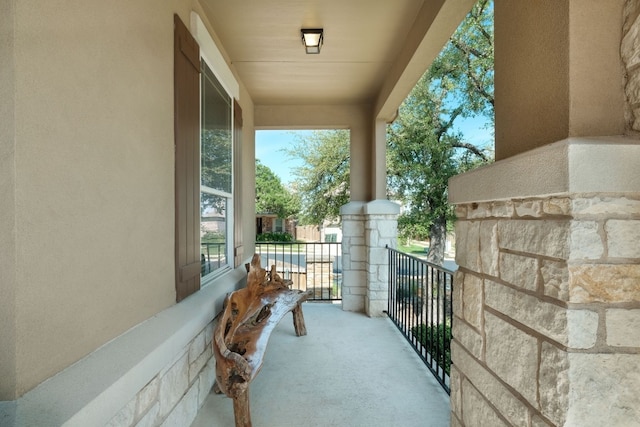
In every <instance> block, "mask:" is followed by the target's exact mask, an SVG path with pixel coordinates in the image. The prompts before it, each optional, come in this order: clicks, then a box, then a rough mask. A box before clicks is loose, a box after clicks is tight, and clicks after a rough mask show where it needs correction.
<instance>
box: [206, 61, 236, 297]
mask: <svg viewBox="0 0 640 427" xmlns="http://www.w3.org/2000/svg"><path fill="white" fill-rule="evenodd" d="M200 59H201V61H202V62H203V63H205V64H206V65H207V67H208V68H209V70H210V71H211V73H212V74H213V77H214V78H215V79H216V81H217V83H218V84H219V85H220V89H222V90H223V91H225V94H226V95H227V96H228V98H229V114H230V116H231V123H230V127H229V135H230V138H231V150H230V159H229V163H230V165H229V166H230V168H231V189H230V192H229V193H227V192H226V191H224V190H219V189H215V188H211V187H208V186H206V185H204V184H203V183H202V133H203V132H202V131H203V123H202V111H201V114H200V126H199V128H200V156H199V157H200V171H199V174H198V175H199V184H200V189H199V194H200V199H199V203H198V205H199V209H200V211H202V193H207V194H211V195H213V196H216V197H221V198H224V199H226V207H225V215H224V216H225V261H226V262H225V264H224V265H223V266H221V267H220V268H218V269H216V270H213V271H211V272H210V273H208V274H205V275H201V277H200V280H201V287H204V286H207V285H208V284H209V283H211V282H212V281H213V280H215V279H216V278H217V277H219V276H220V275H222V274H224V273H226V272H228V271H229V270H231V268H232V267H233V259H234V258H233V252H234V247H235V243H236V242H234V232H233V230H234V227H235V221H234V219H235V215H234V204H235V197H236V195H235V176H236V170H235V144H236V141H235V135H234V132H233V129H234V121H235V117H234V108H233V100H234V98H233V97H232V96H231V94H230V93H229V91H228V90H227V88H226V87H225V85H224V83H223V82H222V81H221V80H220V78H219V75H218V74H216V71H215V69H214V68H213V64H212V63H211V62H210V61H209V60H208V59H207V56H206V55H204V54H203V53H202V50H201V51H200ZM200 74H201V76H202V77H201V79H200V105H202V96H203V93H204V87H203V84H202V82H203V79H204V78H206V77H205V70H203V69H202V68H201V70H200ZM200 226H202V218H200ZM200 238H202V236H200ZM200 248H201V250H202V239H201V240H200Z"/></svg>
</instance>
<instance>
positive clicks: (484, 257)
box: [480, 220, 499, 277]
mask: <svg viewBox="0 0 640 427" xmlns="http://www.w3.org/2000/svg"><path fill="white" fill-rule="evenodd" d="M498 254H499V252H498V221H496V220H488V221H483V222H482V223H481V224H480V264H481V266H482V272H483V273H484V274H488V275H489V276H494V277H498Z"/></svg>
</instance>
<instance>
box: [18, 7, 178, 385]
mask: <svg viewBox="0 0 640 427" xmlns="http://www.w3.org/2000/svg"><path fill="white" fill-rule="evenodd" d="M15 12H16V15H15V53H16V56H15V65H16V73H15V76H16V79H15V82H16V83H15V90H16V104H15V116H16V133H15V135H16V155H15V166H16V225H17V242H18V243H17V254H16V255H17V265H16V272H17V277H16V327H17V329H16V337H17V342H16V360H17V369H16V374H17V379H18V384H17V392H18V394H19V395H20V394H22V393H23V392H24V391H26V390H28V389H30V388H32V387H33V386H35V385H36V384H38V383H39V382H40V381H42V380H43V379H45V378H47V377H49V376H50V375H52V374H54V373H56V372H57V371H59V370H60V369H62V368H64V367H65V366H68V365H69V364H70V363H72V362H74V361H75V360H77V359H78V358H79V357H82V356H84V355H85V354H87V353H89V352H91V351H92V350H94V349H95V348H97V347H98V346H99V345H101V344H102V343H104V342H105V341H107V340H108V339H110V338H113V337H115V336H117V335H118V334H120V333H122V332H124V331H125V330H127V329H129V328H130V327H132V326H133V325H135V324H137V323H139V322H141V321H142V320H144V319H146V318H148V317H150V316H151V315H153V314H154V313H157V312H158V311H160V310H162V309H163V308H165V307H167V306H169V305H171V304H172V303H173V302H174V300H175V291H174V283H173V280H172V278H173V173H172V172H173V85H172V81H173V25H172V18H173V17H172V15H173V10H172V8H171V7H170V5H167V6H166V8H164V9H163V8H161V7H158V5H157V2H153V1H145V2H124V1H122V2H118V3H117V4H114V3H104V2H97V1H90V2H76V3H74V4H73V5H71V4H69V3H64V4H60V3H59V2H47V3H41V2H34V1H19V2H17V3H16V9H15ZM70 23H72V24H73V25H70Z"/></svg>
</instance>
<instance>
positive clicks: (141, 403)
mask: <svg viewBox="0 0 640 427" xmlns="http://www.w3.org/2000/svg"><path fill="white" fill-rule="evenodd" d="M159 386H160V381H159V380H158V377H157V376H156V377H154V378H153V379H152V380H151V381H149V383H148V384H147V385H146V386H144V388H143V389H142V390H140V392H139V393H138V398H137V404H136V418H140V417H141V416H142V414H144V413H146V412H147V411H148V410H149V408H151V407H152V406H153V405H154V403H155V402H157V400H158V391H159Z"/></svg>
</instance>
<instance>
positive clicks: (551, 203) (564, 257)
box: [450, 137, 640, 427]
mask: <svg viewBox="0 0 640 427" xmlns="http://www.w3.org/2000/svg"><path fill="white" fill-rule="evenodd" d="M638 170H640V142H639V141H638V140H635V139H630V138H622V137H608V138H588V139H587V138H581V139H577V138H576V139H570V140H566V141H561V142H558V143H556V144H552V145H550V146H547V147H543V148H540V149H536V150H532V151H531V152H529V153H526V154H523V155H520V156H517V157H515V158H510V159H506V160H503V161H500V162H498V163H496V164H494V165H492V166H490V167H488V168H484V169H480V170H476V171H472V172H470V173H468V174H465V175H461V176H458V177H455V178H453V179H452V180H451V181H450V198H451V201H452V203H454V204H455V205H456V215H457V216H458V221H457V223H456V237H457V242H456V247H457V254H456V262H457V264H458V265H459V270H458V272H457V273H456V275H455V279H454V298H453V302H454V308H453V310H454V320H453V336H454V340H453V341H452V361H453V365H452V371H451V409H452V425H456V426H471V425H491V426H498V425H500V426H503V425H513V426H527V425H532V426H534V425H535V426H557V427H560V426H582V427H596V426H603V425H636V424H635V423H636V421H637V420H640V408H639V407H638V405H637V396H638V395H639V394H640V376H638V375H636V374H630V373H637V372H640V332H639V330H640V328H639V327H638V326H639V325H640V286H639V285H638V284H639V283H640V246H639V245H638V241H640V176H638V173H637V171H638ZM487 182H492V183H494V185H492V186H488V185H486V183H487ZM529 420H531V421H529ZM529 423H531V424H529Z"/></svg>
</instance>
